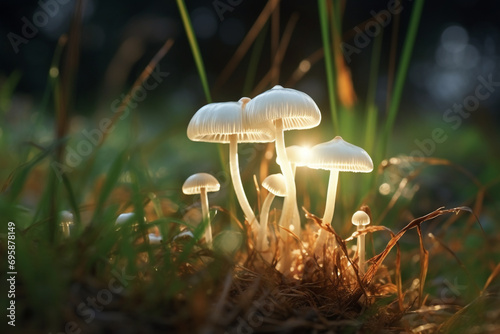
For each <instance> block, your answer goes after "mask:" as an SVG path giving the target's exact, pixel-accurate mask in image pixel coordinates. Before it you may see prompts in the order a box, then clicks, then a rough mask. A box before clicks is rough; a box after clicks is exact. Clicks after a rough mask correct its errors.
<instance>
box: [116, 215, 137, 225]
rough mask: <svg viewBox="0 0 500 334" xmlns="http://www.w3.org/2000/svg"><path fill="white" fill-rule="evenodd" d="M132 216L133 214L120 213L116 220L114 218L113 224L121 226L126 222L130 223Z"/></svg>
mask: <svg viewBox="0 0 500 334" xmlns="http://www.w3.org/2000/svg"><path fill="white" fill-rule="evenodd" d="M134 215H135V213H134V212H127V213H122V214H120V215H119V216H118V218H116V222H115V224H117V225H121V224H123V223H125V222H127V221H130V220H131V219H132V217H133V216H134Z"/></svg>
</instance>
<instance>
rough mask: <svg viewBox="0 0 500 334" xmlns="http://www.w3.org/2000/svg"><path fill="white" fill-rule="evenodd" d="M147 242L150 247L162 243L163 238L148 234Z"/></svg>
mask: <svg viewBox="0 0 500 334" xmlns="http://www.w3.org/2000/svg"><path fill="white" fill-rule="evenodd" d="M148 240H149V243H150V244H151V245H155V244H156V245H157V244H161V243H162V241H163V237H162V236H161V235H156V234H155V233H149V234H148Z"/></svg>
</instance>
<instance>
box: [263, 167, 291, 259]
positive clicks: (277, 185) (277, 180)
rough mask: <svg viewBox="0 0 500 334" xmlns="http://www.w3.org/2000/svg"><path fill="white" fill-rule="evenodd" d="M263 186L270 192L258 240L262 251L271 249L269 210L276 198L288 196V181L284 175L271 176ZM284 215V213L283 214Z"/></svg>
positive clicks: (265, 203)
mask: <svg viewBox="0 0 500 334" xmlns="http://www.w3.org/2000/svg"><path fill="white" fill-rule="evenodd" d="M262 186H263V187H264V188H266V189H267V190H268V191H269V194H268V195H267V196H266V199H265V200H264V203H263V204H262V212H261V213H260V231H259V237H258V238H257V248H258V249H259V250H261V251H264V250H266V249H267V248H268V247H269V243H268V242H267V237H266V236H267V222H268V219H269V210H270V208H271V203H272V202H273V199H274V197H275V196H280V197H285V196H286V194H287V193H286V181H285V177H284V176H283V174H272V175H269V176H268V177H266V178H265V179H264V181H262ZM282 214H283V213H282Z"/></svg>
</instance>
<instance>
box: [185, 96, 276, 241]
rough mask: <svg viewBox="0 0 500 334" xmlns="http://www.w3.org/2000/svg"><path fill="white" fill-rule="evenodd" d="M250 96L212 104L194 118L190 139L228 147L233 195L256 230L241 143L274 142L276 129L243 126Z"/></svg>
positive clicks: (188, 132) (191, 123) (189, 133)
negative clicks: (240, 160)
mask: <svg viewBox="0 0 500 334" xmlns="http://www.w3.org/2000/svg"><path fill="white" fill-rule="evenodd" d="M249 101H250V99H249V98H248V97H243V98H241V99H240V100H239V101H238V102H220V103H210V104H207V105H205V106H203V107H202V108H200V109H199V110H198V111H197V112H196V113H195V114H194V116H193V117H192V118H191V121H190V122H189V125H188V128H187V136H188V138H189V139H191V140H193V141H201V142H212V143H223V144H229V168H230V173H231V181H232V182H233V187H234V192H235V193H236V198H237V199H238V202H239V204H240V207H241V209H242V211H243V213H244V215H245V217H246V219H247V220H248V222H249V223H250V225H251V226H252V228H253V229H254V231H256V230H257V226H258V222H257V220H256V219H255V214H254V212H253V209H252V207H251V206H250V204H249V202H248V199H247V196H246V195H245V190H244V188H243V184H242V182H241V176H240V169H239V163H238V143H263V142H272V141H274V129H273V128H272V127H271V125H270V124H268V125H267V126H259V127H244V126H243V113H244V109H245V105H246V104H247V103H248V102H249Z"/></svg>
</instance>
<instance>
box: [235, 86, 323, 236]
mask: <svg viewBox="0 0 500 334" xmlns="http://www.w3.org/2000/svg"><path fill="white" fill-rule="evenodd" d="M269 122H272V124H274V127H275V131H276V153H277V156H278V159H279V160H280V161H282V162H283V163H282V164H281V170H282V172H283V175H284V177H285V180H286V188H287V196H286V197H285V202H284V204H283V212H282V215H281V219H280V225H281V226H286V227H290V225H292V226H293V227H291V229H293V230H294V232H295V233H296V234H297V235H300V220H299V217H298V216H296V215H295V213H294V211H295V210H294V208H295V207H296V205H297V204H296V202H297V194H296V189H295V182H294V177H293V173H292V168H291V166H290V164H289V162H288V157H287V154H286V150H285V138H284V131H287V130H298V129H310V128H313V127H315V126H317V125H318V124H319V123H320V122H321V112H320V111H319V109H318V106H317V105H316V103H315V102H314V100H313V99H312V98H311V97H310V96H309V95H307V94H306V93H304V92H301V91H298V90H295V89H291V88H283V87H282V86H279V85H276V86H274V87H273V88H272V89H270V90H268V91H265V92H264V93H262V94H259V95H257V96H256V97H255V98H254V99H252V100H251V101H250V102H248V104H247V106H246V108H245V114H244V123H245V126H247V127H250V128H255V127H259V126H262V125H267V124H269ZM294 203H295V204H294Z"/></svg>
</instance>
